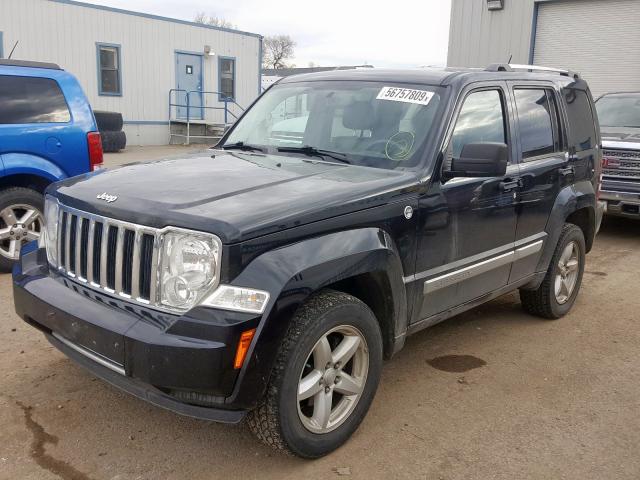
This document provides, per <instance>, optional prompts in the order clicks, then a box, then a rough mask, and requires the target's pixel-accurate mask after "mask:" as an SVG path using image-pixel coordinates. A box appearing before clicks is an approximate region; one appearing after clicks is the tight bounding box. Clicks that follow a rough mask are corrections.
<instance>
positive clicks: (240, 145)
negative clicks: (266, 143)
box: [221, 142, 264, 153]
mask: <svg viewBox="0 0 640 480" xmlns="http://www.w3.org/2000/svg"><path fill="white" fill-rule="evenodd" d="M221 148H222V149H223V150H243V151H246V152H262V153H264V148H262V147H258V146H256V145H248V144H246V143H244V142H236V143H225V144H224V145H222V147H221Z"/></svg>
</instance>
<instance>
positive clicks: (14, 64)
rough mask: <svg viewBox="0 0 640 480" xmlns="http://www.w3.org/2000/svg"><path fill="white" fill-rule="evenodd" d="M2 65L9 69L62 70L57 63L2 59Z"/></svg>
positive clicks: (0, 62) (0, 63) (0, 60)
mask: <svg viewBox="0 0 640 480" xmlns="http://www.w3.org/2000/svg"><path fill="white" fill-rule="evenodd" d="M0 65H3V66H7V67H30V68H46V69H49V70H62V69H61V68H60V67H59V66H58V65H56V64H55V63H46V62H31V61H29V60H4V59H0Z"/></svg>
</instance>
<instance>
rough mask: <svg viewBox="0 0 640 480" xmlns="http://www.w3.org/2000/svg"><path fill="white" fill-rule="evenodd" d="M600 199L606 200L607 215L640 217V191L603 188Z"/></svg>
mask: <svg viewBox="0 0 640 480" xmlns="http://www.w3.org/2000/svg"><path fill="white" fill-rule="evenodd" d="M600 200H603V201H605V202H606V208H605V213H606V214H607V215H614V216H617V217H627V218H636V219H640V192H638V193H635V192H632V193H627V192H618V191H608V190H602V191H601V192H600Z"/></svg>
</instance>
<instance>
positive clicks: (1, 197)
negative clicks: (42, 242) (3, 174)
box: [0, 187, 44, 272]
mask: <svg viewBox="0 0 640 480" xmlns="http://www.w3.org/2000/svg"><path fill="white" fill-rule="evenodd" d="M43 211H44V198H43V196H42V194H41V193H39V192H36V191H35V190H31V189H30V188H23V187H11V188H7V189H4V190H1V191H0V271H2V272H10V271H11V269H12V268H13V265H14V264H15V263H16V262H17V261H18V258H20V250H21V248H22V246H23V245H24V244H25V243H27V242H30V241H32V240H37V239H38V238H39V237H40V233H41V232H42V229H43V228H44V219H43V216H42V212H43Z"/></svg>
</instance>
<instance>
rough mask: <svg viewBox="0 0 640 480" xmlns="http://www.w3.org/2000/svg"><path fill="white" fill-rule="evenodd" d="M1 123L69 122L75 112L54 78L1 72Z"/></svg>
mask: <svg viewBox="0 0 640 480" xmlns="http://www.w3.org/2000/svg"><path fill="white" fill-rule="evenodd" d="M0 105H2V108H0V124H3V125H7V124H29V123H67V122H70V121H71V113H70V112H69V107H68V105H67V102H66V100H65V98H64V95H63V93H62V90H61V89H60V86H59V85H58V83H57V82H56V81H55V80H52V79H50V78H36V77H20V76H12V75H0Z"/></svg>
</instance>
